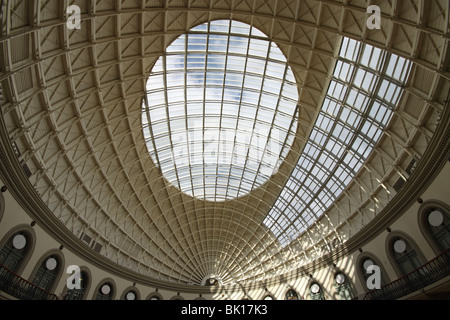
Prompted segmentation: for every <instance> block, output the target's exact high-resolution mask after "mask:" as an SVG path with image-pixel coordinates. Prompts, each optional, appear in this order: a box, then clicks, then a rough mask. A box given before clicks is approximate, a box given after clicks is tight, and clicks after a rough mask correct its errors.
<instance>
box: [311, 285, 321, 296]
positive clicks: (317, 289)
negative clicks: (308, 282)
mask: <svg viewBox="0 0 450 320" xmlns="http://www.w3.org/2000/svg"><path fill="white" fill-rule="evenodd" d="M311 292H312V293H314V294H317V293H319V292H320V286H319V285H318V284H316V283H314V284H313V285H312V286H311Z"/></svg>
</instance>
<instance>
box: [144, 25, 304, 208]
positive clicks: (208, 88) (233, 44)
mask: <svg viewBox="0 0 450 320" xmlns="http://www.w3.org/2000/svg"><path fill="white" fill-rule="evenodd" d="M146 89H147V96H146V99H144V112H143V114H142V121H143V130H144V137H145V139H146V143H147V148H148V150H149V153H150V155H151V157H152V159H153V161H154V163H155V164H156V165H157V166H158V167H159V168H160V169H161V171H162V174H163V175H164V177H165V178H166V179H167V180H168V181H169V183H171V184H172V185H173V186H175V187H177V188H178V189H180V190H181V191H183V192H184V193H186V194H188V195H190V196H193V197H196V198H200V199H203V200H207V201H225V200H230V199H234V198H237V197H241V196H244V195H246V194H248V193H249V192H250V191H252V190H254V189H256V188H258V187H260V186H261V185H262V184H264V183H265V182H266V181H267V180H268V179H269V178H270V177H271V176H272V175H273V174H275V173H276V172H277V170H278V168H279V166H280V164H281V163H282V161H283V160H284V159H285V157H286V155H287V153H288V152H289V150H290V147H291V145H292V143H293V140H294V135H295V131H296V129H297V119H296V118H295V114H296V107H297V100H298V91H297V86H296V83H295V79H294V75H293V73H292V71H291V69H290V67H289V66H288V65H287V62H286V57H285V56H284V55H283V53H282V52H281V50H280V49H279V48H278V47H277V45H276V44H275V43H274V42H272V41H270V40H269V39H268V37H267V36H266V35H264V34H263V33H262V32H260V31H259V30H257V29H255V28H254V27H251V26H250V25H248V24H244V23H240V22H237V21H229V20H218V21H212V22H210V23H205V24H202V25H199V26H197V27H195V28H193V29H191V30H190V31H189V32H188V33H187V34H184V35H182V36H180V37H179V38H177V39H176V40H175V41H174V42H173V43H172V44H171V45H170V46H169V47H168V48H167V52H166V54H165V55H163V56H161V57H160V58H159V60H158V61H157V62H156V64H155V65H154V67H153V69H152V72H151V74H150V76H149V79H148V82H147V88H146Z"/></svg>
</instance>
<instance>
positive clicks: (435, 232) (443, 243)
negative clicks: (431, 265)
mask: <svg viewBox="0 0 450 320" xmlns="http://www.w3.org/2000/svg"><path fill="white" fill-rule="evenodd" d="M427 222H428V225H429V229H430V231H431V232H430V233H431V236H432V237H433V239H434V241H435V242H436V244H437V246H438V247H439V249H440V250H441V251H445V250H447V249H448V248H449V247H450V217H449V215H448V213H447V212H445V211H444V210H442V209H441V208H436V209H434V210H433V211H431V212H430V213H429V214H428V215H427Z"/></svg>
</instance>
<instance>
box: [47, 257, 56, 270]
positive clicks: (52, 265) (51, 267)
mask: <svg viewBox="0 0 450 320" xmlns="http://www.w3.org/2000/svg"><path fill="white" fill-rule="evenodd" d="M57 265H58V262H57V261H56V259H55V258H49V259H47V261H46V262H45V267H46V268H47V270H50V271H52V270H55V269H56V266H57Z"/></svg>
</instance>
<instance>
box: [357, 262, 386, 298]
mask: <svg viewBox="0 0 450 320" xmlns="http://www.w3.org/2000/svg"><path fill="white" fill-rule="evenodd" d="M357 266H358V268H357V273H358V275H359V277H360V279H361V281H362V285H363V287H364V290H365V291H371V290H374V289H375V288H373V287H372V285H373V284H374V283H375V284H379V285H380V287H382V286H384V285H385V284H387V283H389V278H388V276H387V273H386V271H385V270H384V268H383V266H382V264H381V263H380V262H379V261H378V259H377V258H376V257H375V256H373V255H371V254H368V253H363V254H362V255H360V256H359V257H358V260H357ZM371 266H373V267H377V270H379V272H380V278H379V279H378V281H379V283H376V282H374V279H373V278H372V276H374V275H375V272H376V271H374V270H373V269H369V268H370V267H371Z"/></svg>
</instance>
